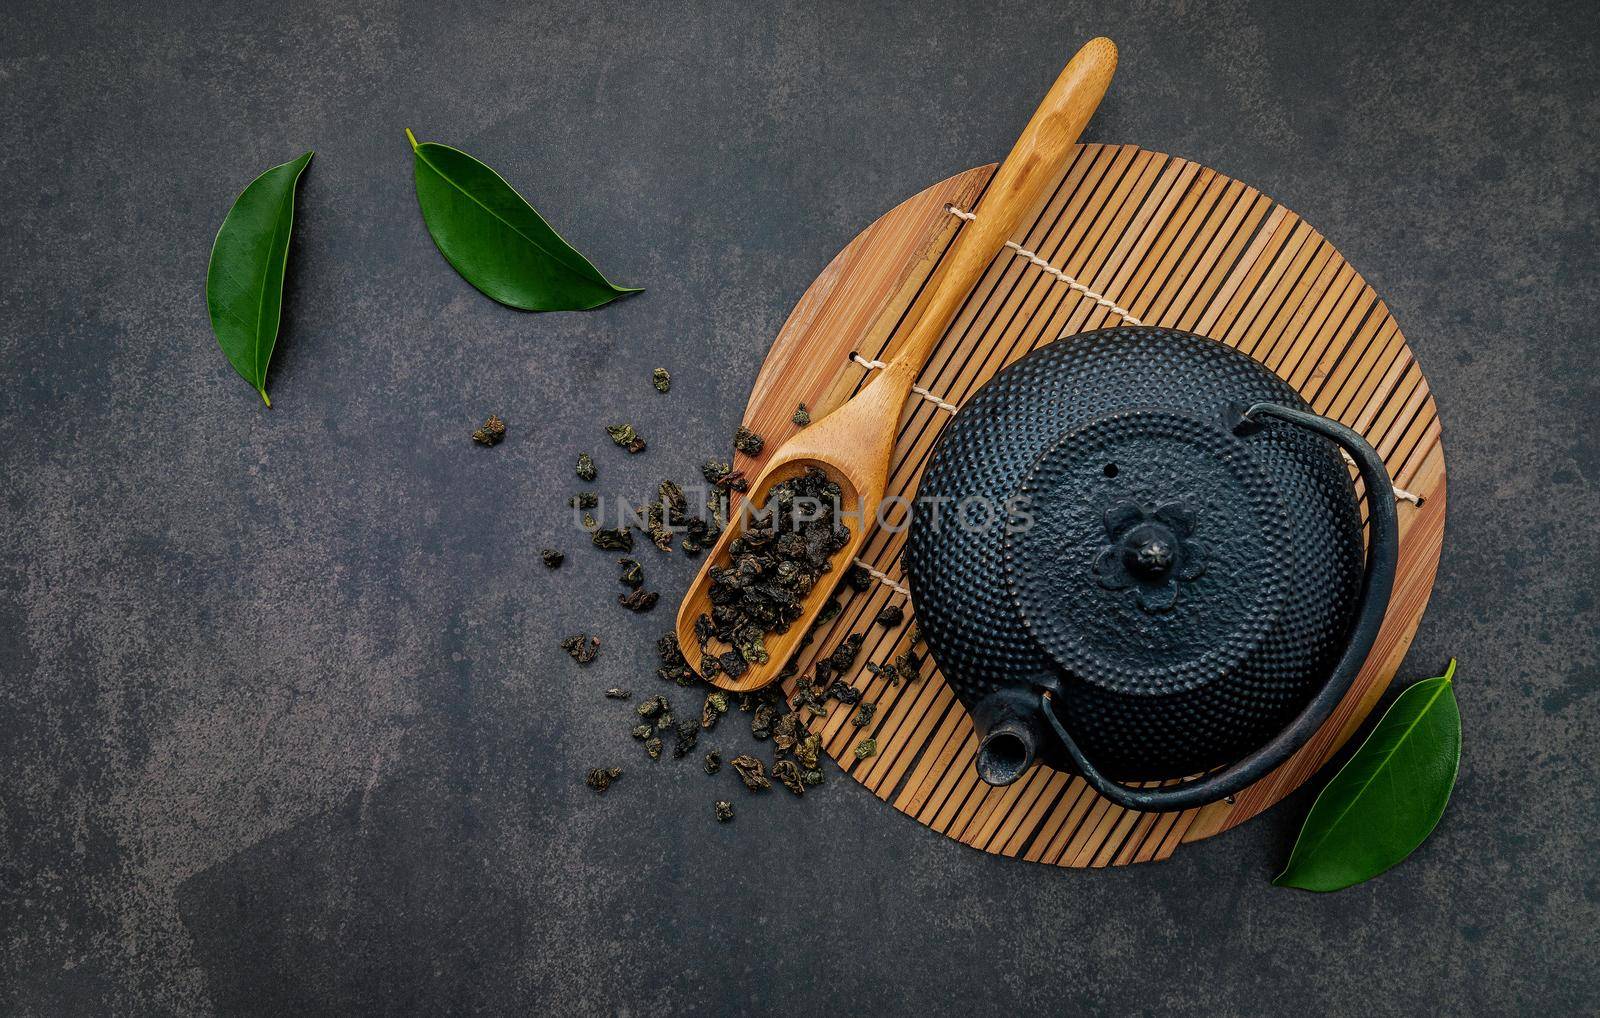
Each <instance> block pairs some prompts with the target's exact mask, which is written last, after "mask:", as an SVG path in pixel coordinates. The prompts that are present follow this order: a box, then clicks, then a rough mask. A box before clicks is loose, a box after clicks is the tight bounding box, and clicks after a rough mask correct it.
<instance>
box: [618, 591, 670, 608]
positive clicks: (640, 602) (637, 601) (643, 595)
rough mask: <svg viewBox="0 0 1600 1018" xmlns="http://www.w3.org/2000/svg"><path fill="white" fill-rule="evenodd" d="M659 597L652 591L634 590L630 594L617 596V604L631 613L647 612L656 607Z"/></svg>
mask: <svg viewBox="0 0 1600 1018" xmlns="http://www.w3.org/2000/svg"><path fill="white" fill-rule="evenodd" d="M660 599H661V595H660V594H658V593H656V592H655V591H653V590H636V591H634V592H633V593H631V594H618V595H617V603H618V604H620V605H622V607H624V608H626V609H628V610H629V611H631V612H647V611H649V610H650V609H652V608H654V607H655V606H656V602H657V601H659V600H660Z"/></svg>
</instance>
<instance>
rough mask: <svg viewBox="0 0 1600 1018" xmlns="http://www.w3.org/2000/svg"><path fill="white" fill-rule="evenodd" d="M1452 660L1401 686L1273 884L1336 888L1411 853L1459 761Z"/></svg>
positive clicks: (1437, 812)
mask: <svg viewBox="0 0 1600 1018" xmlns="http://www.w3.org/2000/svg"><path fill="white" fill-rule="evenodd" d="M1455 674H1456V662H1455V659H1454V658H1452V659H1451V661H1450V667H1449V668H1447V669H1446V670H1445V673H1444V674H1443V675H1441V676H1439V677H1438V678H1435V679H1424V680H1423V681H1421V682H1418V683H1417V684H1416V685H1414V686H1412V687H1411V688H1410V689H1407V690H1406V691H1405V692H1404V693H1401V694H1400V697H1399V699H1397V700H1395V702H1394V705H1393V706H1392V707H1390V708H1389V709H1388V711H1386V712H1385V713H1384V715H1383V718H1382V720H1380V721H1379V722H1378V726H1377V727H1376V728H1374V729H1373V730H1372V734H1371V735H1370V736H1368V737H1367V741H1366V742H1364V743H1362V744H1361V748H1360V749H1358V750H1356V753H1355V755H1354V756H1352V757H1351V758H1350V762H1349V763H1346V764H1345V765H1344V767H1343V768H1341V769H1340V771H1339V773H1338V774H1335V775H1334V776H1333V780H1332V781H1330V782H1328V785H1327V787H1326V788H1324V789H1323V790H1322V793H1321V794H1320V795H1318V796H1317V801H1316V802H1315V803H1313V804H1312V806H1311V813H1310V814H1309V815H1308V816H1307V817H1306V822H1305V826H1304V827H1302V828H1301V830H1300V838H1299V840H1298V841H1296V842H1295V846H1294V851H1293V852H1292V853H1291V854H1290V856H1289V865H1288V866H1286V867H1284V870H1283V872H1282V873H1280V874H1278V877H1277V879H1276V880H1274V881H1273V883H1274V884H1276V885H1278V886H1280V887H1299V888H1303V889H1305V890H1308V891H1337V890H1339V889H1340V888H1342V887H1349V886H1350V885H1351V884H1359V883H1360V882H1361V881H1363V880H1369V879H1371V878H1372V877H1375V876H1377V875H1378V874H1379V873H1382V872H1383V871H1384V870H1386V869H1388V868H1389V867H1391V866H1393V865H1394V864H1395V863H1397V862H1399V861H1400V860H1402V859H1404V858H1405V857H1406V856H1408V855H1410V854H1411V853H1412V851H1414V850H1415V849H1416V847H1417V846H1418V845H1420V844H1422V842H1423V840H1424V839H1426V838H1427V837H1428V835H1429V834H1430V833H1431V832H1432V831H1433V828H1434V825H1435V824H1437V823H1438V822H1439V817H1440V816H1442V815H1443V814H1444V807H1445V803H1447V802H1449V801H1450V790H1451V789H1452V788H1453V787H1455V783H1456V769H1457V767H1458V766H1459V764H1460V762H1461V711H1460V709H1459V708H1458V707H1457V705H1456V696H1455V689H1454V686H1453V684H1452V683H1453V680H1454V678H1455Z"/></svg>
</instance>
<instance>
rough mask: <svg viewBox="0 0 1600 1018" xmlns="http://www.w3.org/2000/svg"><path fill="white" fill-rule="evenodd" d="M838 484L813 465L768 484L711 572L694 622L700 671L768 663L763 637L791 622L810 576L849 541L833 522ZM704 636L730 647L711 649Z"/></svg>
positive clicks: (736, 671) (732, 671)
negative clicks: (704, 605)
mask: <svg viewBox="0 0 1600 1018" xmlns="http://www.w3.org/2000/svg"><path fill="white" fill-rule="evenodd" d="M839 498H840V491H839V485H838V484H837V483H836V482H834V481H832V480H830V479H829V478H828V475H827V474H826V473H825V472H824V471H822V470H820V469H818V468H815V467H812V468H810V469H808V470H807V471H806V472H805V473H804V474H802V475H801V476H799V477H796V478H793V479H791V480H787V481H783V482H781V483H779V484H777V485H774V486H773V488H772V491H771V493H770V494H769V495H768V496H767V501H766V504H765V505H763V506H762V507H761V509H760V510H758V511H756V512H754V513H752V514H751V515H750V516H749V519H748V523H747V525H746V527H745V528H744V531H743V533H741V534H740V535H739V536H738V537H737V538H735V539H734V540H733V541H731V542H730V543H729V545H728V556H729V561H728V564H727V565H725V566H713V567H712V569H711V574H710V575H711V589H710V600H711V610H710V611H709V612H704V613H702V614H701V615H700V617H699V618H698V619H696V620H695V636H696V638H697V639H698V640H699V642H700V649H701V651H702V653H703V658H702V665H701V666H702V668H703V669H704V670H705V671H706V673H707V674H708V675H715V674H718V673H719V672H720V673H723V674H726V675H728V676H729V677H731V678H738V677H739V676H741V675H743V674H744V673H745V671H746V670H747V669H748V668H749V666H750V665H752V664H765V663H766V662H767V660H768V657H767V648H766V637H767V635H768V634H769V633H784V632H787V631H788V629H789V627H790V626H791V625H792V624H794V622H795V621H796V620H797V619H799V617H800V614H801V610H802V605H803V603H804V601H805V598H806V595H807V594H809V593H811V588H812V587H814V586H815V585H816V582H817V579H818V577H820V576H821V575H822V574H823V573H826V572H828V571H830V570H831V569H832V568H833V562H832V559H833V555H834V553H835V552H837V551H838V550H839V549H841V548H843V547H844V546H845V545H846V544H847V543H849V540H850V529H849V528H848V527H846V526H845V525H844V524H842V523H840V522H839V521H838V519H837V513H838V508H839ZM712 640H718V641H721V642H722V643H724V644H726V645H728V646H729V647H730V648H732V649H730V650H727V651H724V652H723V653H721V654H713V653H711V652H710V650H709V649H708V647H709V644H710V643H711V641H712Z"/></svg>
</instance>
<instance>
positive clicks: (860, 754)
mask: <svg viewBox="0 0 1600 1018" xmlns="http://www.w3.org/2000/svg"><path fill="white" fill-rule="evenodd" d="M877 755H878V740H877V739H870V738H869V739H862V740H861V741H860V742H858V743H856V759H857V760H865V759H867V758H868V757H873V756H877Z"/></svg>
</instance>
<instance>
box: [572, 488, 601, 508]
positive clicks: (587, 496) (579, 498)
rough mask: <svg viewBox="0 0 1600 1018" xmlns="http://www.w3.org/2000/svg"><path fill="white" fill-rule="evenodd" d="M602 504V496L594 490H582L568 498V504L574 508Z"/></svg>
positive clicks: (593, 506) (592, 506)
mask: <svg viewBox="0 0 1600 1018" xmlns="http://www.w3.org/2000/svg"><path fill="white" fill-rule="evenodd" d="M599 504H600V496H599V495H596V494H595V493H594V492H592V491H580V492H578V493H577V494H576V495H574V496H572V497H571V498H569V499H567V506H568V507H569V508H572V509H593V508H595V507H596V506H598V505H599Z"/></svg>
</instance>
